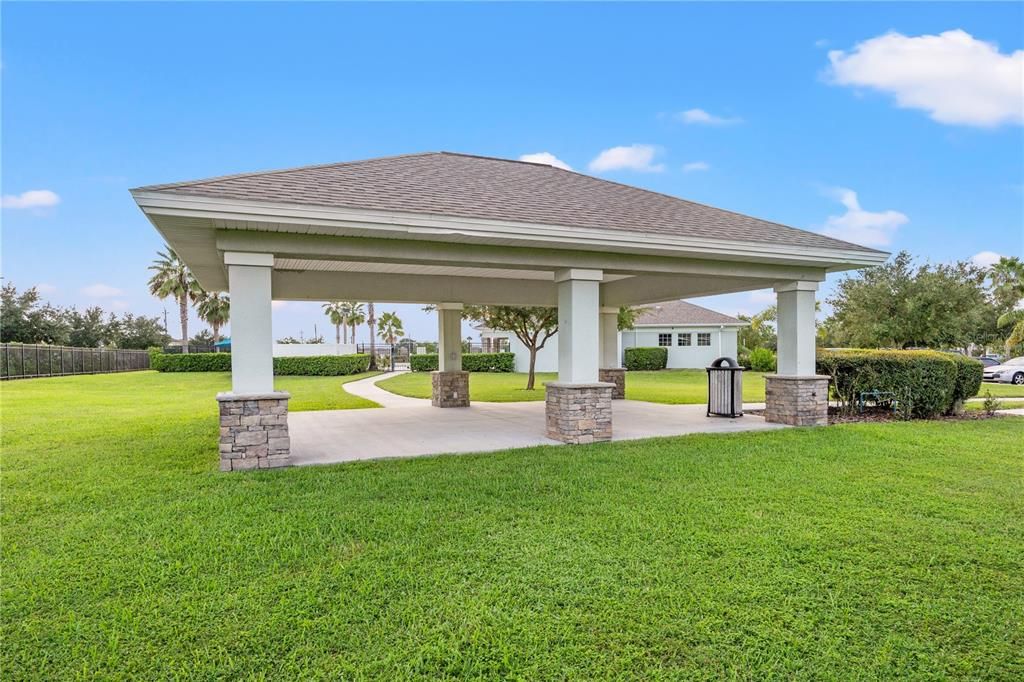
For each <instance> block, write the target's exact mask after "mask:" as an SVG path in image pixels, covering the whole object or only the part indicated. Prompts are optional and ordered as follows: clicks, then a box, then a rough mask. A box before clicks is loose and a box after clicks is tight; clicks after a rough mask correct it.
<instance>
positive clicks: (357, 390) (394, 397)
mask: <svg viewBox="0 0 1024 682" xmlns="http://www.w3.org/2000/svg"><path fill="white" fill-rule="evenodd" d="M405 373H406V372H387V373H385V374H378V375H376V376H372V377H367V378H365V379H360V380H359V381H350V382H348V383H347V384H342V385H341V388H342V389H343V390H344V391H345V392H346V393H351V394H352V395H357V396H359V397H360V398H366V399H367V400H372V401H373V402H375V403H377V404H378V405H380V406H381V407H430V401H429V400H425V399H423V398H407V397H406V396H404V395H398V394H397V393H392V392H391V391H385V390H384V389H383V388H381V387H380V386H378V385H377V382H378V381H384V380H385V379H390V378H391V377H394V376H398V375H399V374H405Z"/></svg>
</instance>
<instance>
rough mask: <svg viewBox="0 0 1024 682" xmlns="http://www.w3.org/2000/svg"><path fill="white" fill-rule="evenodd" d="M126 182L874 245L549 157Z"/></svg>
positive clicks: (691, 233)
mask: <svg viewBox="0 0 1024 682" xmlns="http://www.w3.org/2000/svg"><path fill="white" fill-rule="evenodd" d="M135 191H139V192H143V191H145V192H161V193H171V194H176V195H192V196H200V197H214V198H219V199H229V200H250V201H265V202H273V203H283V204H300V205H307V206H310V205H311V206H324V207H339V208H353V209H371V210H381V211H395V212H406V213H414V214H427V215H445V216H457V217H462V218H480V219H488V220H499V221H513V222H523V223H534V224H541V225H556V226H563V227H569V228H580V229H601V230H617V231H623V232H632V233H645V234H661V235H666V236H673V237H698V238H708V239H716V240H727V241H743V242H763V243H770V244H780V245H787V246H792V247H808V248H824V249H843V250H846V251H859V252H864V253H868V254H879V253H882V252H880V251H876V250H874V249H869V248H866V247H863V246H858V245H855V244H850V243H848V242H843V241H840V240H838V239H832V238H831V237H826V236H824V235H820V234H816V233H813V232H808V231H805V230H799V229H796V228H793V227H788V226H786V225H781V224H779V223H775V222H771V221H767V220H761V219H759V218H753V217H750V216H746V215H742V214H740V213H734V212H732V211H726V210H723V209H719V208H714V207H712V206H707V205H704V204H698V203H695V202H692V201H687V200H685V199H679V198H677V197H673V196H669V195H666V194H659V193H657V192H652V191H649V190H645V189H641V188H638V187H632V186H630V185H623V184H620V183H617V182H611V181H608V180H603V179H601V178H595V177H591V176H589V175H584V174H582V173H576V172H573V171H567V170H563V169H559V168H555V167H553V166H548V165H543V164H536V163H528V162H524V161H512V160H508V159H498V158H491V157H483V156H472V155H468V154H456V153H452V152H428V153H423V154H409V155H404V156H391V157H384V158H377V159H368V160H365V161H349V162H342V163H333V164H324V165H318V166H304V167H301V168H290V169H285V170H275V171H265V172H259V173H244V174H240V175H228V176H222V177H216V178H209V179H205V180H193V181H188V182H176V183H170V184H163V185H150V186H146V187H139V188H137V189H136V190H135Z"/></svg>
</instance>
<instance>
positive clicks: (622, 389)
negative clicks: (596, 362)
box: [597, 368, 626, 400]
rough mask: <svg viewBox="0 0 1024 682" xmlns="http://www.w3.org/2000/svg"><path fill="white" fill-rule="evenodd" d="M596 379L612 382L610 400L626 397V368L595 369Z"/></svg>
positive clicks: (607, 382)
mask: <svg viewBox="0 0 1024 682" xmlns="http://www.w3.org/2000/svg"><path fill="white" fill-rule="evenodd" d="M597 380H598V381H601V382H603V383H606V384H614V386H613V387H612V400H622V399H624V398H625V397H626V370H624V369H610V368H606V369H599V370H597Z"/></svg>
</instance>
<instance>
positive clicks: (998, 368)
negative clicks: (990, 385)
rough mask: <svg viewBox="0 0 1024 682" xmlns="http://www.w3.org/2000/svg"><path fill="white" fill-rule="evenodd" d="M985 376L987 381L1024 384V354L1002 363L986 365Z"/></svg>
mask: <svg viewBox="0 0 1024 682" xmlns="http://www.w3.org/2000/svg"><path fill="white" fill-rule="evenodd" d="M983 376H984V378H985V381H994V382H996V383H1000V384H1016V385H1017V386H1024V356H1022V357H1019V358H1013V359H1012V360H1007V361H1006V362H1004V363H1003V364H1001V365H993V366H992V367H986V368H985V373H984V375H983Z"/></svg>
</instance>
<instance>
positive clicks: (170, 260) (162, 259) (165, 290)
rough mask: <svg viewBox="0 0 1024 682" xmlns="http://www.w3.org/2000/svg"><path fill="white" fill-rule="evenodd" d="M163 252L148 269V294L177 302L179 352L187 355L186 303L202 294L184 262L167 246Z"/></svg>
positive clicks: (201, 289) (200, 288) (158, 252)
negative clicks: (170, 298) (179, 320)
mask: <svg viewBox="0 0 1024 682" xmlns="http://www.w3.org/2000/svg"><path fill="white" fill-rule="evenodd" d="M164 248H165V249H166V250H165V251H157V254H156V255H157V256H158V258H157V259H156V260H154V261H153V264H152V265H150V266H149V269H150V270H152V271H153V276H152V277H150V278H149V293H151V294H153V295H154V296H156V297H157V298H160V299H164V298H168V297H173V298H174V300H176V301H177V302H178V315H179V317H180V319H181V352H182V353H188V303H189V301H190V300H191V301H195V300H196V298H197V297H198V296H199V295H200V294H202V293H203V288H202V287H201V286H199V282H198V281H197V280H196V278H195V276H194V275H193V274H192V271H191V270H189V269H188V266H187V265H185V261H183V260H181V259H180V258H178V254H176V253H175V252H174V249H172V248H171V247H169V246H165V247H164Z"/></svg>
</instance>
